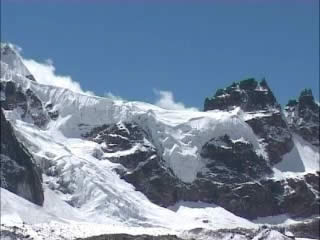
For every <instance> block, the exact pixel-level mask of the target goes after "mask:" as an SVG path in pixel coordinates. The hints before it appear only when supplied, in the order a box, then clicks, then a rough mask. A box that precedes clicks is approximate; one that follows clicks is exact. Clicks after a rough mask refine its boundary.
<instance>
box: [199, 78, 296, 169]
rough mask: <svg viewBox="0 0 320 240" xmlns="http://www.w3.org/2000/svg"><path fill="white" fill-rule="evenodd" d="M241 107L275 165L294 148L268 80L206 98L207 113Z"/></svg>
mask: <svg viewBox="0 0 320 240" xmlns="http://www.w3.org/2000/svg"><path fill="white" fill-rule="evenodd" d="M235 107H240V108H241V109H242V110H243V111H244V112H245V113H246V114H247V116H248V117H247V119H246V122H247V123H248V124H249V125H250V127H251V128H252V130H253V131H254V133H255V134H256V135H257V136H258V137H260V138H261V141H262V143H263V144H264V145H265V149H266V152H267V153H268V158H269V161H270V163H271V164H276V163H278V162H280V161H281V160H282V156H283V155H284V154H285V153H288V152H289V151H290V150H291V149H292V148H293V141H292V135H291V132H290V130H289V128H288V126H287V124H286V121H285V119H284V117H283V115H282V111H281V106H280V104H278V102H277V100H276V98H275V97H274V95H273V93H272V91H271V89H270V88H269V86H268V84H267V82H266V80H264V79H263V80H262V81H261V82H257V81H256V80H255V79H253V78H250V79H246V80H243V81H240V82H239V83H233V84H232V85H231V86H229V87H227V88H224V89H219V90H217V92H216V94H215V95H214V97H212V98H206V100H205V103H204V111H209V110H215V109H219V110H225V111H228V110H231V109H233V108H235Z"/></svg>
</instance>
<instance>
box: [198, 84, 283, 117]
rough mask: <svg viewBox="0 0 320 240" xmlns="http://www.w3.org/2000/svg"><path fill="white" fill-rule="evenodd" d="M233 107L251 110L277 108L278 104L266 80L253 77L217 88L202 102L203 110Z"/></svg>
mask: <svg viewBox="0 0 320 240" xmlns="http://www.w3.org/2000/svg"><path fill="white" fill-rule="evenodd" d="M234 107H241V109H242V110H243V111H246V112H252V111H260V110H269V108H279V107H280V106H279V104H278V103H277V101H276V99H275V97H274V95H273V93H272V91H271V90H270V88H269V86H268V84H267V82H266V81H265V80H262V81H261V82H260V83H258V82H257V81H256V80H255V79H253V78H250V79H246V80H243V81H241V82H239V83H233V84H232V85H231V86H229V87H227V88H225V89H219V90H217V92H216V94H215V95H214V97H213V98H206V100H205V103H204V111H209V110H215V109H219V110H230V109H233V108H234Z"/></svg>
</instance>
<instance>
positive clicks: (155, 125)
mask: <svg viewBox="0 0 320 240" xmlns="http://www.w3.org/2000/svg"><path fill="white" fill-rule="evenodd" d="M0 83H1V84H0V86H1V89H0V90H1V203H2V204H1V223H2V230H1V231H2V234H6V236H12V237H13V239H14V237H17V236H18V237H26V236H32V237H33V238H34V239H48V237H49V236H50V237H51V238H50V239H152V238H151V237H153V236H156V235H157V236H159V237H156V238H155V239H235V238H237V239H256V240H257V239H261V240H263V239H264V240H271V239H290V238H291V239H292V237H293V236H294V235H296V236H298V237H315V236H317V234H318V232H317V228H316V227H315V225H316V224H317V223H318V221H319V203H320V201H319V149H318V147H319V104H318V103H317V102H316V100H315V99H314V97H313V95H312V92H311V90H304V91H302V93H301V95H300V97H299V98H298V99H297V100H290V101H289V103H288V104H287V105H286V106H285V107H284V108H282V107H281V105H280V104H279V103H278V102H277V100H276V97H275V96H274V94H273V93H272V91H271V89H270V87H269V86H268V84H267V82H266V80H265V79H263V80H262V81H260V82H259V81H257V80H255V79H252V78H251V79H246V80H243V81H240V82H235V83H233V84H231V85H230V86H228V87H226V88H224V89H219V90H217V92H216V93H215V94H214V96H212V97H209V98H206V99H205V102H204V111H184V110H165V109H162V108H160V107H157V106H154V105H151V104H147V103H141V102H126V101H123V100H114V99H110V98H103V97H97V96H92V95H88V94H84V93H79V92H74V91H71V90H68V89H64V88H60V87H57V86H55V85H54V84H53V85H46V84H40V83H39V82H38V80H37V79H36V78H35V77H34V75H33V74H32V73H30V71H29V70H28V69H27V68H26V67H25V66H24V64H23V58H22V57H21V56H20V55H19V53H18V52H17V51H16V50H15V49H14V48H12V46H10V45H6V44H2V45H1V82H0ZM12 226H14V228H13V227H12ZM14 229H15V230H14ZM49 233H50V234H49ZM94 236H96V237H94Z"/></svg>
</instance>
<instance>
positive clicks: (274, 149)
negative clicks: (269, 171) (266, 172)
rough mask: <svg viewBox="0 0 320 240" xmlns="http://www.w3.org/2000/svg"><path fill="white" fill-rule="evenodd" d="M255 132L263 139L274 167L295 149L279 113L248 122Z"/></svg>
mask: <svg viewBox="0 0 320 240" xmlns="http://www.w3.org/2000/svg"><path fill="white" fill-rule="evenodd" d="M246 122H247V123H248V124H249V125H250V127H251V128H252V130H253V132H254V133H255V134H256V135H257V136H258V137H260V138H261V140H262V143H263V144H264V145H265V150H266V152H267V153H268V157H269V162H270V163H271V164H272V165H273V164H276V163H279V162H280V161H281V160H282V156H283V155H284V154H286V153H288V152H290V151H291V149H292V148H293V145H294V144H293V141H292V135H291V132H290V130H289V129H288V127H287V124H286V122H285V121H284V119H283V116H282V114H281V112H280V110H279V111H277V112H273V113H271V114H269V115H266V116H263V117H257V118H251V119H249V120H247V121H246Z"/></svg>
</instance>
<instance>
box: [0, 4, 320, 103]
mask: <svg viewBox="0 0 320 240" xmlns="http://www.w3.org/2000/svg"><path fill="white" fill-rule="evenodd" d="M1 3H2V9H1V40H2V41H9V42H12V43H14V44H16V45H18V46H20V47H21V48H22V49H23V53H22V54H23V56H24V57H25V58H28V59H35V60H36V61H38V62H44V61H46V60H47V59H51V60H52V61H53V64H54V66H55V69H56V73H57V74H60V75H70V76H71V77H72V79H73V80H75V81H78V82H79V83H80V84H81V86H82V88H83V89H85V90H90V91H93V92H95V93H96V94H98V95H103V94H105V93H106V92H111V93H113V94H114V95H119V96H121V97H123V98H125V99H128V100H139V101H147V102H155V101H156V99H157V97H159V96H157V94H155V91H154V90H155V89H156V90H166V91H170V92H172V93H173V94H174V97H175V99H176V101H179V102H183V103H184V104H185V105H186V106H188V107H192V106H193V107H197V108H200V109H201V108H202V107H203V101H204V99H205V97H206V96H210V95H213V94H214V92H215V91H216V89H217V88H223V87H226V86H228V85H229V84H231V83H232V82H233V81H239V80H242V79H244V78H247V77H255V78H257V79H261V78H262V77H266V79H267V81H268V82H269V85H270V86H271V88H272V90H273V91H274V93H275V95H276V97H277V99H278V100H279V102H280V103H282V104H285V103H286V102H287V100H288V99H289V98H293V97H297V96H298V94H299V93H300V91H301V90H302V89H303V88H306V87H307V88H311V89H312V90H313V92H314V94H315V96H316V98H319V1H318V0H300V1H298V0H297V1H295V0H281V1H280V0H279V1H272V0H271V1H266V0H265V1H262V0H261V1H258V0H256V1H254V0H251V1H250V0H243V1H241V0H239V1H210V0H207V1H185V2H184V1H178V0H176V1H169V0H167V1H162V2H161V1H160V0H158V1H156V0H154V1H151V2H148V1H142V0H140V1H116V0H114V1H43V2H42V3H41V1H18V0H15V1H10V0H4V1H1Z"/></svg>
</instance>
